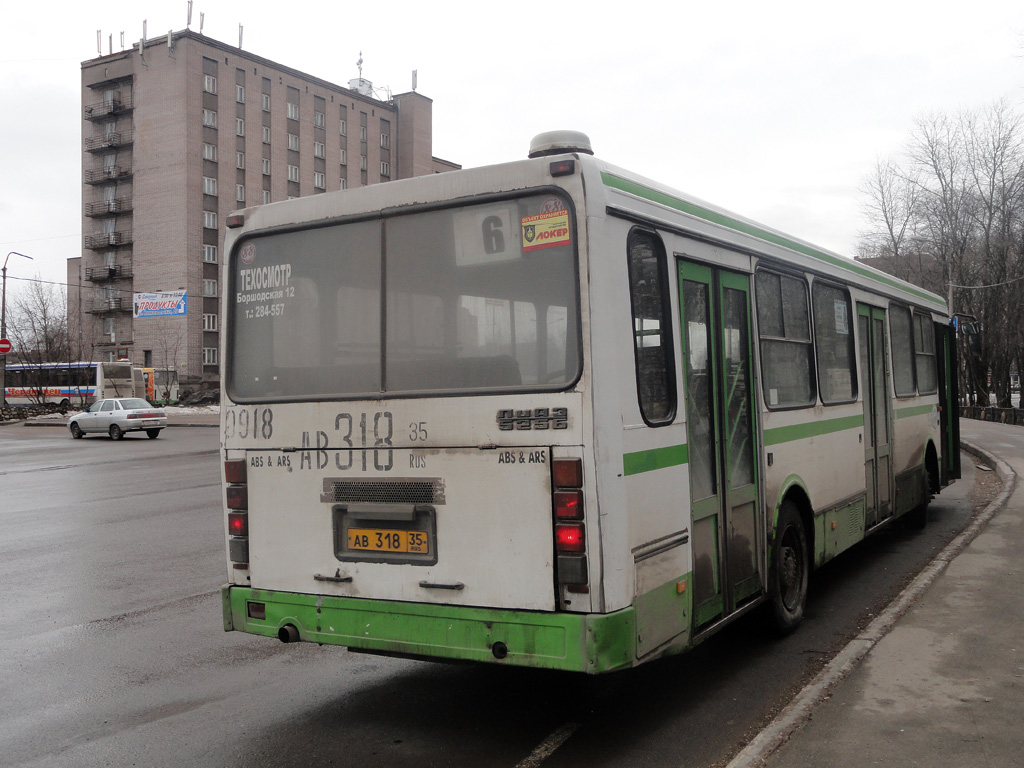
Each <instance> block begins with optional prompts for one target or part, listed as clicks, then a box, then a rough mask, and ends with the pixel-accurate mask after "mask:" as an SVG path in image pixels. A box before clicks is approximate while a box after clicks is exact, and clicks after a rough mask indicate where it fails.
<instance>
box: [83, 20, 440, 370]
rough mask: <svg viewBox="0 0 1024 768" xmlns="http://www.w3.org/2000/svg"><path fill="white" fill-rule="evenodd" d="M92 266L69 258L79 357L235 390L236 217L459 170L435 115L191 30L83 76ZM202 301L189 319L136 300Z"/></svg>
mask: <svg viewBox="0 0 1024 768" xmlns="http://www.w3.org/2000/svg"><path fill="white" fill-rule="evenodd" d="M82 106H83V112H82V136H83V152H82V200H83V212H82V213H83V218H82V232H83V233H84V243H83V249H82V256H81V257H78V258H73V259H69V260H68V286H69V287H68V327H69V331H70V333H71V339H72V343H73V345H74V348H75V349H76V350H77V352H78V357H79V359H91V360H114V359H120V358H127V359H129V360H131V361H132V362H133V364H134V365H136V366H147V367H148V366H153V367H157V368H174V369H176V370H178V372H179V378H180V379H181V382H182V387H183V388H188V389H193V390H195V389H199V388H202V387H210V386H215V385H216V384H217V382H219V362H220V361H219V359H218V354H219V352H218V349H219V329H220V327H221V324H220V305H219V298H218V297H219V295H220V291H221V286H222V285H223V265H224V261H225V254H224V249H223V247H224V221H225V218H226V217H227V215H228V214H229V213H230V212H231V211H234V210H238V209H240V208H245V207H249V206H253V205H259V204H262V203H269V202H275V201H279V200H285V199H288V198H292V197H299V196H304V195H314V194H320V193H324V192H329V191H332V190H338V189H344V188H346V187H357V186H365V185H367V184H376V183H379V182H385V181H390V180H393V179H402V178H408V177H411V176H419V175H423V174H428V173H438V172H442V171H448V170H453V169H456V168H459V166H458V165H455V164H453V163H449V162H446V161H443V160H439V159H438V158H435V157H433V155H432V152H431V150H432V113H431V109H432V102H431V100H430V99H428V98H426V97H424V96H422V95H420V94H418V93H416V92H415V91H413V92H409V93H402V94H398V95H395V96H393V97H390V98H387V99H381V98H378V96H377V95H376V93H375V91H374V90H373V88H372V86H371V84H370V83H369V82H368V81H366V80H363V79H362V78H359V79H355V80H352V81H350V83H349V87H343V86H339V85H335V84H333V83H329V82H327V81H325V80H321V79H319V78H315V77H312V76H310V75H307V74H304V73H302V72H298V71H296V70H294V69H290V68H288V67H286V66H284V65H281V64H277V63H275V62H272V61H269V60H267V59H264V58H261V57H259V56H255V55H253V54H250V53H248V52H247V51H244V50H242V49H241V48H235V47H233V46H230V45H225V44H224V43H220V42H217V41H215V40H212V39H210V38H207V37H204V36H202V35H201V34H197V33H195V32H192V31H190V30H186V31H182V32H174V33H169V34H168V35H165V36H161V37H159V38H156V39H153V40H143V41H141V42H140V43H139V44H136V45H134V46H132V48H131V49H130V50H125V51H122V52H120V53H114V54H111V55H108V56H100V57H99V58H96V59H91V60H89V61H86V62H83V63H82ZM174 291H186V292H187V293H186V296H187V314H184V315H177V316H173V315H172V316H164V317H135V316H134V312H133V295H134V294H137V293H155V292H174Z"/></svg>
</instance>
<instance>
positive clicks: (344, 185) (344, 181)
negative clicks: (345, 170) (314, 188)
mask: <svg viewBox="0 0 1024 768" xmlns="http://www.w3.org/2000/svg"><path fill="white" fill-rule="evenodd" d="M339 188H340V189H348V179H345V178H342V179H341V184H340V186H339Z"/></svg>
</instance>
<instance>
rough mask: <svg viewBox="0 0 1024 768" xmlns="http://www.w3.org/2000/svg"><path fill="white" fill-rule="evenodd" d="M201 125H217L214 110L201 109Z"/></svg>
mask: <svg viewBox="0 0 1024 768" xmlns="http://www.w3.org/2000/svg"><path fill="white" fill-rule="evenodd" d="M203 125H205V126H206V127H207V128H216V127H217V113H216V112H215V111H214V110H212V109H204V110H203Z"/></svg>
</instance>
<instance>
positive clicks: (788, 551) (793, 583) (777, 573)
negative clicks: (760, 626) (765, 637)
mask: <svg viewBox="0 0 1024 768" xmlns="http://www.w3.org/2000/svg"><path fill="white" fill-rule="evenodd" d="M771 558H772V559H771V565H770V570H769V584H768V593H769V600H770V604H771V614H772V619H773V623H774V625H775V629H776V630H777V631H778V632H780V633H781V634H789V633H790V632H792V631H793V630H795V629H796V628H797V626H799V624H800V622H801V620H802V619H803V617H804V606H805V605H806V604H807V582H808V576H809V570H810V554H809V548H808V546H807V531H806V530H805V528H804V522H803V519H802V518H801V517H800V511H799V510H798V509H797V506H796V504H794V503H793V502H792V501H791V500H788V499H787V500H786V501H784V502H782V507H781V508H780V509H779V524H778V527H777V528H776V532H775V544H774V545H773V546H772V556H771Z"/></svg>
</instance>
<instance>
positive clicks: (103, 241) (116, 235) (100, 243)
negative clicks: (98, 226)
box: [85, 231, 132, 250]
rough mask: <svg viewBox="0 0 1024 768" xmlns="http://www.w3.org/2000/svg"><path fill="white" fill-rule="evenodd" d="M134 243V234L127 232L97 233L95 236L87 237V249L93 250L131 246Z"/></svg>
mask: <svg viewBox="0 0 1024 768" xmlns="http://www.w3.org/2000/svg"><path fill="white" fill-rule="evenodd" d="M131 242H132V233H131V232H130V231H127V232H97V233H96V234H95V235H86V236H85V247H86V248H89V249H91V250H97V249H99V248H111V247H114V246H118V245H129V244H130V243H131Z"/></svg>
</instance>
